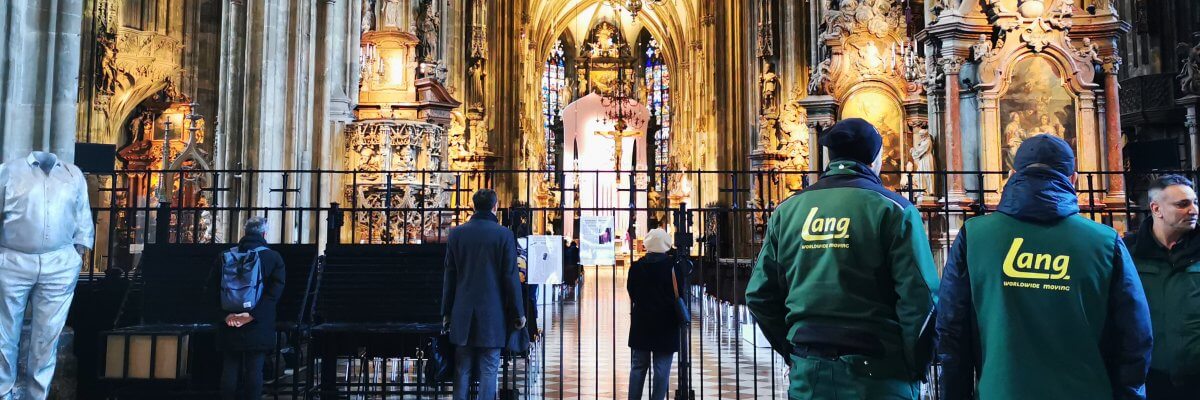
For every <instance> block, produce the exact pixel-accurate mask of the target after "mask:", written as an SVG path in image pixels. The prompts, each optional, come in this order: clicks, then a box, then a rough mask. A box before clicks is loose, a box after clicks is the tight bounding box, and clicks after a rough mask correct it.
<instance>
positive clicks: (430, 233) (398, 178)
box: [343, 120, 455, 243]
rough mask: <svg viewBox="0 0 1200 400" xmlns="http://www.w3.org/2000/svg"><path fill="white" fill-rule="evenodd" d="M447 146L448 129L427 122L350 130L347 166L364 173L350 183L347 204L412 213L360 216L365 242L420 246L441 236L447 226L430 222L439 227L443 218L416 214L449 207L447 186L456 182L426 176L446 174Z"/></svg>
mask: <svg viewBox="0 0 1200 400" xmlns="http://www.w3.org/2000/svg"><path fill="white" fill-rule="evenodd" d="M445 141H446V131H445V129H444V128H442V127H440V126H437V125H433V124H428V123H424V122H414V121H397V120H371V121H364V122H359V123H355V124H352V125H350V126H349V127H348V128H347V141H346V146H347V153H348V157H347V166H348V167H350V169H351V170H354V171H362V172H361V173H359V174H357V175H356V177H355V179H353V180H352V181H351V182H348V183H347V187H346V188H345V189H344V192H343V193H344V195H345V196H346V198H347V199H348V200H351V201H352V202H356V204H357V205H358V207H359V208H380V209H382V208H387V207H391V208H401V209H408V210H399V211H392V212H387V213H382V212H363V213H356V217H357V218H358V219H359V221H358V223H357V224H355V226H357V227H359V228H358V229H359V232H357V234H358V236H359V237H363V238H370V239H369V240H370V241H372V242H396V241H404V242H407V243H415V242H420V241H421V240H423V238H428V237H434V236H437V234H438V231H437V230H438V229H441V224H430V223H429V220H434V221H437V220H438V213H436V212H433V211H429V212H426V211H412V209H419V208H422V207H429V208H434V207H444V206H447V205H449V203H448V202H447V201H448V197H447V196H446V193H445V190H444V188H445V187H446V185H445V184H444V183H445V181H446V180H448V179H450V178H449V177H448V176H446V174H443V173H436V172H424V171H433V170H440V169H444V168H445V166H444V165H443V154H444V149H445V144H446V143H445ZM450 151H451V152H453V151H455V150H454V149H450ZM389 193H390V196H389ZM385 214H386V215H385Z"/></svg>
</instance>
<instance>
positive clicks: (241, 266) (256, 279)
mask: <svg viewBox="0 0 1200 400" xmlns="http://www.w3.org/2000/svg"><path fill="white" fill-rule="evenodd" d="M266 249H267V248H266V247H265V246H259V247H255V248H253V249H250V251H247V252H245V253H239V252H238V248H237V247H234V248H232V249H229V250H228V251H226V252H224V253H222V254H221V257H222V260H223V261H224V262H223V263H222V265H221V308H222V309H224V310H225V311H228V312H234V313H242V312H248V311H250V310H253V309H254V307H255V306H257V305H258V300H259V299H261V298H262V292H263V276H262V257H260V256H259V255H258V252H260V251H263V250H266Z"/></svg>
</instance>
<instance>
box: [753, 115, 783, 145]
mask: <svg viewBox="0 0 1200 400" xmlns="http://www.w3.org/2000/svg"><path fill="white" fill-rule="evenodd" d="M777 122H778V121H777V120H775V119H774V118H771V117H769V116H767V115H760V116H758V148H759V149H760V150H766V151H775V150H779V146H780V144H781V143H780V140H779V126H778V123H777Z"/></svg>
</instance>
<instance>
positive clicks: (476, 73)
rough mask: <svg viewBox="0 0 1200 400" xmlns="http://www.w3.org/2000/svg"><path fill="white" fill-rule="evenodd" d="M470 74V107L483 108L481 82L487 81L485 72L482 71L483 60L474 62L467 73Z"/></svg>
mask: <svg viewBox="0 0 1200 400" xmlns="http://www.w3.org/2000/svg"><path fill="white" fill-rule="evenodd" d="M468 72H469V73H470V74H471V106H472V107H475V108H478V109H482V108H483V82H484V80H486V79H487V71H484V69H483V60H476V61H475V64H472V65H471V68H470V70H469V71H468Z"/></svg>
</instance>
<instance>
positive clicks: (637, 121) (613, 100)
mask: <svg viewBox="0 0 1200 400" xmlns="http://www.w3.org/2000/svg"><path fill="white" fill-rule="evenodd" d="M627 70H630V71H631V70H632V69H628V68H620V69H618V71H617V80H616V82H613V89H612V90H611V91H609V93H608V94H606V95H605V96H604V97H601V98H600V102H601V104H603V105H604V122H605V123H610V124H613V128H615V129H616V130H617V131H618V132H622V131H625V130H626V129H627V128H628V127H629V126H631V125H632V126H640V125H642V124H644V123H645V122H646V119H645V118H643V117H642V116H641V115H639V113H637V112H636V111H637V109H638V98H637V94H636V93H635V91H634V89H633V86H634V83H633V81H632V80H630V79H629V78H628V75H629V73H627V72H626V71H627Z"/></svg>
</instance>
